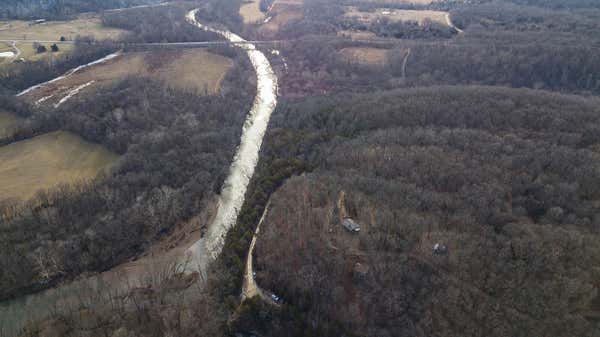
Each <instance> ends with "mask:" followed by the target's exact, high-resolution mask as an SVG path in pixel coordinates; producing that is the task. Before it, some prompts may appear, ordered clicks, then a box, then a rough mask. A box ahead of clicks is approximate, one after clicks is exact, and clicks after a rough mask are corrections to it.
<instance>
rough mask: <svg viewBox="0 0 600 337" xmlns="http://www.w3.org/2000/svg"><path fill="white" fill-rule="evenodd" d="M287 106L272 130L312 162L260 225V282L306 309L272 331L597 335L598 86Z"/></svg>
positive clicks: (275, 138)
mask: <svg viewBox="0 0 600 337" xmlns="http://www.w3.org/2000/svg"><path fill="white" fill-rule="evenodd" d="M278 111H279V113H278V114H277V116H276V117H275V119H274V126H273V128H272V131H271V132H270V135H269V138H268V140H269V144H273V143H276V144H277V143H280V142H283V143H286V145H287V144H293V145H291V147H292V151H291V153H292V156H293V158H295V159H296V160H300V161H304V162H306V163H307V166H308V167H312V168H313V169H312V173H310V174H307V175H303V176H300V177H295V178H293V179H290V180H289V181H288V182H286V183H285V185H284V187H283V188H281V189H280V190H278V191H277V192H276V193H274V194H273V195H272V196H271V202H272V204H271V208H270V210H269V213H268V215H267V218H266V221H265V224H266V225H265V226H264V227H263V229H262V230H261V232H262V234H261V236H260V239H259V242H258V245H257V250H258V251H257V253H256V258H257V263H258V268H259V271H258V272H257V273H258V276H257V279H258V281H259V284H261V285H262V286H263V287H264V288H265V289H269V290H271V291H274V292H275V293H277V294H279V295H281V296H282V297H283V298H284V299H285V301H286V302H287V303H288V304H290V305H291V306H293V307H295V309H294V310H297V311H298V312H299V315H301V316H302V317H303V319H302V320H300V321H298V320H297V319H296V320H291V319H290V318H289V317H287V318H286V319H284V320H283V321H282V320H281V318H280V317H279V316H276V318H274V319H273V322H274V324H273V325H268V326H269V327H268V328H265V329H266V330H265V333H266V334H267V335H272V336H279V335H281V333H282V332H283V331H286V330H287V329H290V328H291V327H290V324H291V326H292V327H294V328H295V329H296V330H295V334H296V335H298V336H306V335H311V334H306V333H305V331H304V329H306V328H307V327H310V328H311V329H314V330H313V335H337V334H345V335H353V334H352V333H356V334H357V335H369V336H396V335H407V336H408V335H428V336H433V335H435V336H456V335H465V336H481V335H486V336H507V335H510V336H531V335H552V336H570V335H572V334H576V335H585V336H594V334H595V333H596V334H597V332H598V331H599V330H598V328H599V327H598V325H597V322H596V321H594V320H592V319H591V318H590V319H588V318H586V317H587V316H586V315H588V314H589V313H590V312H591V311H592V310H598V309H599V308H598V307H593V304H592V303H593V300H594V298H595V297H596V296H598V286H599V284H598V283H597V280H598V277H599V276H600V275H598V271H599V270H600V269H598V268H599V267H600V264H599V262H598V261H600V247H598V245H597V244H595V242H596V241H597V240H598V235H600V233H599V232H598V223H599V222H600V218H599V214H600V209H599V208H598V205H599V203H598V202H599V200H600V194H598V189H597V188H596V186H598V185H599V184H600V174H599V171H598V169H597V168H598V166H599V165H600V152H599V151H600V139H599V138H598V135H599V134H600V133H599V132H598V130H600V129H599V128H600V111H599V110H598V99H596V98H593V99H585V98H582V97H575V96H560V95H555V94H549V93H545V92H536V91H527V90H525V91H524V90H514V89H506V88H491V87H460V86H458V87H433V88H428V89H410V90H403V91H391V92H382V93H377V94H373V93H371V94H368V95H361V96H358V97H347V96H344V95H342V96H339V97H332V98H318V99H307V100H303V101H301V102H298V103H292V104H285V105H283V106H282V107H281V108H280V109H279V110H278ZM268 146H269V145H268ZM271 146H273V145H271ZM280 148H281V149H286V148H287V147H286V146H281V147H280ZM267 149H270V147H268V148H267ZM293 149H301V150H300V151H294V150H293ZM294 152H296V153H294ZM279 156H280V157H279V158H280V159H277V160H282V159H283V158H285V157H286V154H285V152H282V153H279ZM275 157H276V156H267V158H275ZM277 160H274V162H273V163H272V164H271V165H276V163H277ZM342 191H344V192H345V194H346V197H345V207H344V208H345V210H344V211H342V210H340V209H339V206H338V199H339V197H340V193H341V192H342ZM342 212H343V213H345V214H346V216H351V217H353V218H354V219H356V220H357V221H358V222H359V223H360V224H361V226H362V228H361V232H360V233H359V234H350V233H348V232H347V231H345V229H343V228H342V227H341V225H340V216H342V215H341V214H342ZM435 243H441V244H444V245H446V246H447V247H448V254H447V255H441V256H438V255H435V254H433V253H432V248H433V246H434V244H435ZM291 252H293V253H291ZM474 257H476V258H474ZM288 310H289V309H288ZM284 317H286V316H284ZM291 322H293V323H291ZM245 324H246V325H245V326H244V325H242V327H244V328H246V329H250V328H257V326H256V325H252V324H249V323H248V322H245ZM263 327H264V325H263ZM269 329H272V330H269Z"/></svg>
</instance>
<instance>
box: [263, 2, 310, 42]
mask: <svg viewBox="0 0 600 337" xmlns="http://www.w3.org/2000/svg"><path fill="white" fill-rule="evenodd" d="M267 17H268V18H270V19H269V21H268V22H267V23H265V24H263V25H262V26H261V27H260V30H259V32H260V33H261V34H262V35H263V36H264V37H273V36H275V35H276V34H277V32H278V31H279V30H280V29H281V28H282V27H284V26H285V25H287V24H288V23H290V22H292V21H295V20H300V19H302V18H303V17H304V2H303V1H302V0H275V2H273V5H272V6H271V9H270V10H269V12H268V13H267Z"/></svg>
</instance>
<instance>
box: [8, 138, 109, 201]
mask: <svg viewBox="0 0 600 337" xmlns="http://www.w3.org/2000/svg"><path fill="white" fill-rule="evenodd" d="M117 159H118V156H117V155H116V154H114V153H112V152H110V151H108V150H106V149H105V148H103V147H102V146H100V145H97V144H92V143H88V142H86V141H84V140H83V139H81V138H80V137H78V136H76V135H74V134H71V133H68V132H62V131H59V132H52V133H49V134H45V135H42V136H38V137H35V138H32V139H28V140H24V141H20V142H17V143H13V144H10V145H7V146H3V147H0V202H2V201H7V200H12V201H17V202H22V201H26V200H28V199H31V198H32V197H33V196H34V195H35V193H36V192H37V191H38V190H40V189H49V188H53V187H56V186H58V185H60V184H66V183H77V182H79V181H82V180H86V179H92V178H94V177H95V176H96V175H97V174H98V173H100V172H101V171H102V170H105V169H108V168H110V167H111V166H112V165H113V164H115V163H116V161H117Z"/></svg>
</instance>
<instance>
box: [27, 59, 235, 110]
mask: <svg viewBox="0 0 600 337" xmlns="http://www.w3.org/2000/svg"><path fill="white" fill-rule="evenodd" d="M232 66H233V61H232V60H231V59H229V58H227V57H224V56H221V55H217V54H213V53H210V52H207V51H205V50H202V49H187V50H175V51H161V52H132V53H125V54H123V55H121V56H119V57H117V58H115V59H113V60H111V61H109V62H106V63H102V64H99V65H96V66H93V67H90V68H86V69H85V70H82V71H80V72H77V73H75V74H73V75H72V76H70V77H67V78H66V79H64V80H61V81H58V82H55V83H51V84H49V85H47V86H44V87H41V88H39V89H38V90H35V91H33V92H32V93H30V94H27V95H26V97H27V98H28V99H30V100H31V101H32V102H37V101H39V100H40V99H43V98H45V97H49V96H52V97H51V98H48V99H44V104H55V103H56V102H58V101H59V100H60V99H61V98H62V97H64V96H66V95H67V93H68V92H69V91H70V90H72V89H73V88H76V87H78V86H81V85H83V84H85V83H89V82H91V81H93V84H92V85H90V86H88V87H86V88H85V89H83V90H82V91H81V92H82V93H85V92H90V91H91V90H95V89H97V88H98V87H99V86H101V85H104V84H109V83H110V82H113V81H116V80H119V79H123V78H126V77H128V76H147V77H150V78H153V79H157V80H161V81H164V82H166V83H167V84H168V85H169V86H170V87H172V88H175V89H180V90H184V91H189V92H193V93H196V94H198V95H204V94H215V93H217V92H219V89H220V88H221V83H222V82H223V79H224V78H225V75H226V74H227V72H228V71H229V69H231V67H232Z"/></svg>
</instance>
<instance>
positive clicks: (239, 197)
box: [0, 9, 277, 336]
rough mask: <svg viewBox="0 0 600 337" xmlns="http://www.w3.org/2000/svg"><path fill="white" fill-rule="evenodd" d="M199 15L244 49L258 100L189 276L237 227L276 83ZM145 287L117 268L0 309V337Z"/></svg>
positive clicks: (250, 50)
mask: <svg viewBox="0 0 600 337" xmlns="http://www.w3.org/2000/svg"><path fill="white" fill-rule="evenodd" d="M197 12H198V10H197V9H196V10H192V11H190V12H189V13H188V14H187V16H186V19H187V21H188V22H189V23H190V24H193V25H195V26H197V27H198V28H200V29H204V30H207V31H212V32H214V33H217V34H219V35H221V36H223V37H225V38H226V39H227V40H229V41H230V42H232V43H233V44H234V45H236V46H238V47H240V48H243V49H244V50H245V51H246V53H247V54H248V57H249V58H250V61H251V63H252V66H253V67H254V70H255V71H256V75H257V76H256V77H257V94H256V97H255V99H254V103H253V105H252V109H251V110H250V112H249V113H248V115H247V117H246V121H245V123H244V126H243V130H242V136H241V140H240V144H239V146H238V148H237V150H236V154H235V157H234V158H233V162H232V164H231V167H230V169H229V176H228V177H227V179H226V180H225V183H224V185H223V189H222V191H221V194H220V196H219V202H218V210H217V214H216V216H215V219H214V221H213V223H212V224H211V225H210V226H209V228H208V231H207V233H206V235H205V236H204V237H203V238H202V239H200V240H199V241H197V242H195V243H194V244H193V245H192V246H191V247H190V248H189V250H188V252H187V253H186V254H185V255H187V256H182V257H181V258H182V259H189V258H190V257H191V262H192V263H191V264H190V265H191V266H192V267H190V268H189V270H188V271H190V272H191V271H196V270H200V271H201V272H202V273H204V272H205V271H206V266H207V264H208V262H210V261H211V260H212V259H213V258H215V257H216V256H217V255H218V254H219V253H220V252H221V250H222V248H223V244H224V239H225V235H226V234H227V232H228V230H229V229H230V228H231V227H232V226H233V225H234V224H235V221H236V219H237V216H238V214H239V211H240V209H241V207H242V204H243V203H244V196H245V194H246V190H247V188H248V184H249V182H250V179H251V178H252V175H253V174H254V170H255V167H256V164H257V163H258V156H259V151H260V147H261V145H262V141H263V137H264V135H265V132H266V130H267V126H268V123H269V119H270V117H271V114H272V112H273V110H274V109H275V106H276V104H277V77H276V76H275V73H274V72H273V69H272V68H271V65H270V63H269V61H268V59H267V57H266V56H265V55H264V54H263V53H262V52H260V51H259V50H258V49H256V46H254V45H253V44H248V43H246V41H245V40H244V39H243V38H241V37H240V36H238V35H236V34H234V33H231V32H229V31H225V30H218V29H213V28H210V27H207V26H204V25H202V24H200V23H199V22H198V21H197V20H196V13H197ZM114 57H116V55H109V56H107V57H105V58H103V59H100V60H98V61H95V62H92V63H90V64H87V65H84V66H82V67H89V66H91V65H94V64H98V63H102V62H105V61H107V59H111V58H114ZM81 69H82V68H81V67H78V68H75V69H74V70H73V71H70V72H68V73H67V74H65V75H63V76H61V77H60V78H58V79H54V80H52V81H50V82H55V81H58V80H59V79H62V78H64V77H65V76H69V75H71V74H72V73H73V72H75V71H78V70H81ZM41 85H44V84H41ZM37 88H39V85H38V86H34V87H32V88H29V89H28V90H25V91H24V92H21V93H20V95H23V94H26V93H28V92H30V91H32V90H35V89H37ZM149 268H151V267H149ZM141 282H142V281H141V280H140V277H139V275H135V276H132V275H131V274H128V273H127V272H126V271H125V272H124V271H123V270H120V271H119V268H118V267H117V268H115V269H113V270H111V271H108V272H105V273H101V274H98V275H94V276H91V277H88V278H84V279H81V280H78V281H74V282H70V283H68V284H65V285H62V286H60V287H56V288H52V289H48V290H46V291H43V292H40V293H36V294H32V295H28V296H23V297H21V298H18V299H16V300H13V301H7V302H3V303H0V335H4V336H14V335H16V334H18V332H19V330H20V329H21V328H22V327H23V326H24V324H25V323H26V322H27V321H28V320H30V319H34V320H38V319H40V318H43V317H44V316H47V315H48V314H49V313H51V312H52V311H55V310H58V311H60V310H61V309H63V308H72V307H73V306H76V305H79V304H84V303H93V301H95V300H98V299H101V298H103V296H106V295H105V294H110V295H112V296H118V295H122V294H124V293H125V292H127V290H128V289H130V288H131V287H132V286H140V285H141V284H140V283H141Z"/></svg>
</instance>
